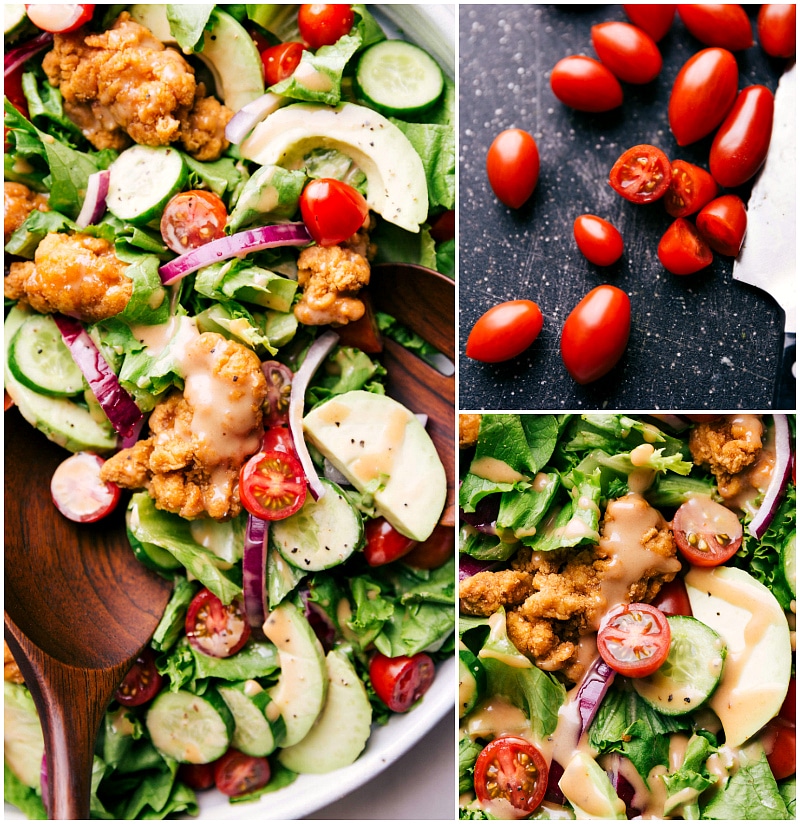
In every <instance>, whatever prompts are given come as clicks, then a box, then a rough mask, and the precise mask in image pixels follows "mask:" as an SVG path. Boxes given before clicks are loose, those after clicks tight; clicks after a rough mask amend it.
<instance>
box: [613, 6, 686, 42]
mask: <svg viewBox="0 0 800 824" xmlns="http://www.w3.org/2000/svg"><path fill="white" fill-rule="evenodd" d="M622 8H623V9H625V14H626V15H627V17H628V20H630V21H631V23H633V25H634V26H638V27H639V28H640V29H641V30H642V31H646V32H647V33H648V34H649V35H650V37H652V38H653V40H655V41H656V43H658V41H659V40H662V39H663V38H664V37H666V35H667V32H668V31H669V30H670V29H671V28H672V22H673V20H674V19H675V9H676V8H677V5H676V4H675V3H628V4H623V6H622Z"/></svg>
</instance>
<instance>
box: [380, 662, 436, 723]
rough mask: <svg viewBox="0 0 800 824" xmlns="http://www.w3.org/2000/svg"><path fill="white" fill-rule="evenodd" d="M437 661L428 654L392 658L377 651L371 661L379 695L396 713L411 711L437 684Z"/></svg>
mask: <svg viewBox="0 0 800 824" xmlns="http://www.w3.org/2000/svg"><path fill="white" fill-rule="evenodd" d="M434 675H435V668H434V665H433V659H432V658H431V657H430V655H426V654H425V653H424V652H418V653H417V654H416V655H412V656H410V657H409V656H408V655H399V656H397V657H396V658H389V657H388V656H386V655H383V654H382V653H380V652H376V653H375V655H374V656H373V657H372V659H371V660H370V662H369V680H370V682H371V683H372V688H373V689H374V690H375V694H376V695H377V696H378V698H380V699H381V701H383V703H384V704H386V706H387V707H388V708H389V709H390V710H391V711H392V712H407V711H408V710H410V709H411V707H412V706H413V705H414V704H415V703H416V702H417V701H418V700H419V699H420V698H422V696H423V695H424V694H425V693H426V692H427V691H428V688H429V687H430V685H431V684H432V683H433V677H434Z"/></svg>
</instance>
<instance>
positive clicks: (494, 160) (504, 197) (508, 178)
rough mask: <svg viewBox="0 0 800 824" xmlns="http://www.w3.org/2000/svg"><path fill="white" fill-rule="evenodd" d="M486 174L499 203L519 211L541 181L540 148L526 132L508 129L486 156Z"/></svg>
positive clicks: (493, 142) (494, 142)
mask: <svg viewBox="0 0 800 824" xmlns="http://www.w3.org/2000/svg"><path fill="white" fill-rule="evenodd" d="M486 172H487V174H488V176H489V183H490V184H491V187H492V191H493V192H494V193H495V194H496V195H497V197H498V199H499V200H500V201H501V202H503V203H505V205H506V206H510V207H511V208H512V209H519V207H520V206H522V204H523V203H525V201H526V200H527V199H528V198H529V197H530V196H531V195H532V194H533V190H534V189H535V188H536V184H537V182H538V181H539V148H538V146H537V145H536V141H535V140H534V139H533V137H532V136H531V135H530V134H529V133H528V132H526V131H524V130H523V129H506V130H505V131H503V132H500V134H499V135H497V137H496V138H495V139H494V140H493V141H492V145H491V146H490V147H489V151H488V153H487V155H486Z"/></svg>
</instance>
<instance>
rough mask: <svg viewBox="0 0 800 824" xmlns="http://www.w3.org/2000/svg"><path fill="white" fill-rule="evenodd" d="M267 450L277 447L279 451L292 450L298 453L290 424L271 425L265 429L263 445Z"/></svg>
mask: <svg viewBox="0 0 800 824" xmlns="http://www.w3.org/2000/svg"><path fill="white" fill-rule="evenodd" d="M261 448H262V449H263V450H264V451H265V452H268V451H270V450H273V449H277V450H278V452H291V454H292V455H296V454H297V452H296V451H295V448H294V438H292V433H291V430H290V429H289V427H288V426H270V427H269V428H268V429H266V430H265V431H264V440H263V441H262V447H261Z"/></svg>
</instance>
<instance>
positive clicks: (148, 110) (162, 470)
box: [4, 4, 455, 819]
mask: <svg viewBox="0 0 800 824" xmlns="http://www.w3.org/2000/svg"><path fill="white" fill-rule="evenodd" d="M5 11H6V14H5V35H6V54H5V92H6V96H5V101H4V104H5V130H6V135H5V153H4V170H5V227H4V228H5V250H6V272H5V275H6V277H5V296H6V318H5V351H4V378H5V390H6V409H7V410H8V409H9V408H10V407H11V406H14V407H16V409H17V410H18V412H19V413H20V414H21V415H22V416H23V418H25V419H26V420H27V421H28V422H29V423H30V424H31V425H32V426H33V427H35V428H36V429H38V430H40V431H41V432H42V433H44V434H45V435H46V436H47V437H48V438H49V439H50V440H52V441H54V442H55V443H57V444H59V445H60V446H63V447H64V448H65V453H64V455H65V461H64V463H63V464H62V465H61V467H59V469H58V471H57V472H56V474H55V475H54V478H53V483H52V486H51V491H52V494H53V500H54V505H55V506H57V507H58V508H59V510H60V511H61V513H62V514H63V515H64V516H65V517H68V518H70V519H72V520H75V521H79V522H87V523H89V522H92V521H96V520H98V519H100V518H103V517H106V516H107V515H108V514H109V513H110V512H111V511H112V510H114V509H115V508H116V507H118V506H124V507H125V511H126V517H125V524H126V529H127V534H128V538H129V540H130V544H131V551H132V552H134V553H135V555H136V556H137V557H138V558H139V559H140V560H141V562H142V563H143V564H145V565H146V566H148V567H150V568H151V569H153V570H155V571H156V572H157V573H159V574H161V575H163V576H165V577H167V578H169V579H170V580H171V581H172V582H173V590H172V596H171V599H170V602H169V604H168V606H167V609H166V611H165V613H164V616H163V618H162V620H161V622H160V624H159V626H158V628H157V630H156V632H155V634H154V636H153V638H152V640H151V643H150V645H149V647H148V648H147V649H146V650H145V651H144V653H143V654H142V656H141V657H140V659H139V660H137V662H136V664H135V666H134V668H133V669H132V670H131V672H130V673H129V674H128V675H127V676H126V678H125V680H124V682H123V683H122V684H121V685H120V688H119V690H118V692H117V694H116V696H115V700H114V701H113V702H112V704H111V706H110V707H109V709H108V712H107V714H106V718H105V722H104V724H103V725H102V727H101V730H100V734H99V737H98V741H97V748H96V753H95V773H94V780H93V796H92V807H91V812H92V816H93V817H96V818H116V819H128V818H130V819H135V818H164V817H168V816H173V815H177V814H189V815H193V814H196V813H197V812H198V796H197V791H203V790H205V789H208V788H211V787H216V789H217V790H219V791H220V792H221V793H223V794H224V795H226V796H229V797H230V798H231V800H232V801H236V802H239V801H246V800H253V799H256V798H259V797H260V796H261V795H263V794H264V793H269V792H273V791H276V790H280V789H282V788H284V787H287V786H289V785H290V784H291V783H292V782H293V781H294V780H295V779H296V778H297V776H298V775H300V774H320V773H324V772H329V771H333V770H337V769H340V768H342V767H345V766H347V765H349V764H351V763H353V762H354V761H356V759H358V758H359V756H360V755H361V754H362V752H363V751H364V748H365V747H366V746H367V742H368V740H369V738H370V735H371V732H372V730H373V729H374V728H375V725H383V724H386V723H387V722H388V720H389V719H390V717H391V716H392V715H393V714H396V713H405V712H407V711H409V710H412V709H413V708H414V707H415V706H416V705H417V703H418V702H419V701H420V700H424V699H423V696H424V694H425V692H426V690H427V689H428V688H429V687H430V685H431V682H432V681H433V679H434V677H435V671H436V670H435V667H436V664H437V663H438V662H439V661H442V660H444V659H447V658H451V657H452V655H453V649H454V634H453V630H454V623H455V620H454V613H453V609H454V590H453V587H454V584H453V582H454V578H455V568H454V558H453V557H452V556H453V552H452V540H448V537H449V536H448V533H449V532H452V530H449V531H448V530H447V529H443V528H442V527H440V525H439V519H440V516H441V514H442V510H443V508H444V505H445V498H446V494H447V481H446V473H445V468H444V466H443V464H442V461H441V459H440V457H439V454H438V453H437V450H436V447H435V445H434V442H433V440H432V438H431V436H430V434H428V432H427V431H426V428H425V419H424V415H425V411H426V410H424V409H419V410H414V411H413V412H412V411H411V410H409V409H408V408H406V407H405V406H404V405H402V404H401V403H399V402H398V401H396V400H394V399H393V398H391V397H390V396H389V395H388V394H387V390H386V379H387V373H386V369H385V368H384V366H383V365H382V364H381V351H382V340H383V339H384V338H390V339H393V340H395V341H397V342H398V343H400V344H401V345H403V346H404V347H407V348H408V349H411V350H412V351H414V352H415V353H417V354H419V355H420V356H421V357H422V358H424V359H427V360H428V361H430V362H433V363H435V364H441V363H442V357H441V354H440V353H437V352H436V351H432V347H431V346H430V345H429V344H427V343H426V342H425V341H424V340H422V339H421V338H419V337H418V336H417V335H415V334H414V333H413V331H412V330H410V329H409V328H406V327H405V326H403V325H401V324H400V323H398V322H397V320H396V319H395V318H394V317H393V316H392V315H389V314H386V313H385V312H379V311H377V308H376V307H373V306H372V304H371V302H370V293H369V282H370V275H371V273H372V265H373V264H375V263H380V262H387V261H393V262H397V261H404V262H411V263H417V264H421V265H423V266H427V267H429V268H431V269H436V270H438V271H439V272H442V273H444V274H446V275H450V276H452V274H453V257H454V240H453V236H452V230H448V224H449V223H450V222H451V217H452V209H453V206H454V189H455V186H454V180H455V170H454V157H455V152H454V132H453V125H452V123H453V99H454V96H453V83H452V80H451V79H450V77H449V75H448V72H449V73H452V66H444V67H440V66H439V64H438V63H437V62H436V60H435V59H434V58H433V57H432V56H431V55H430V54H428V53H427V52H426V51H424V50H423V49H421V48H419V47H417V46H416V45H413V44H411V43H410V42H408V41H407V40H405V39H399V38H395V39H390V38H389V37H387V35H386V33H385V32H384V29H383V27H382V25H381V23H380V22H379V19H380V13H379V12H378V11H377V10H376V11H375V14H373V12H372V11H371V10H370V9H368V8H367V7H365V6H363V5H353V6H348V5H311V6H299V7H298V6H288V5H259V4H256V5H247V6H244V5H241V6H237V5H224V6H215V5H213V4H207V5H188V4H178V5H161V4H135V5H102V6H101V5H97V6H94V5H91V4H80V5H73V4H60V5H48V4H37V5H35V6H29V7H28V6H22V5H19V6H17V5H7V6H6V9H5ZM443 69H444V70H443ZM445 360H446V359H445ZM426 368H427V367H426ZM415 413H419V414H420V417H417V415H416V414H415ZM13 414H16V412H14V413H13ZM69 453H72V455H71V456H70V455H69ZM301 687H302V688H301ZM4 697H5V782H4V786H5V798H6V800H7V801H8V802H10V803H11V804H14V805H15V806H16V807H18V808H19V809H20V810H22V811H23V812H24V813H25V814H26V815H28V816H29V817H42V816H43V815H44V812H45V808H46V803H47V799H46V783H45V784H44V786H45V790H44V792H43V790H42V787H43V781H42V769H43V767H42V765H43V745H42V738H41V731H40V729H39V724H38V719H37V717H36V712H35V708H34V705H33V702H32V699H31V696H30V693H29V692H28V689H27V687H26V686H25V684H24V682H23V680H22V679H21V677H20V674H19V671H18V670H16V667H15V665H14V662H13V659H10V656H9V652H8V650H6V680H5V682H4ZM45 767H46V762H45ZM45 772H46V769H45Z"/></svg>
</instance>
